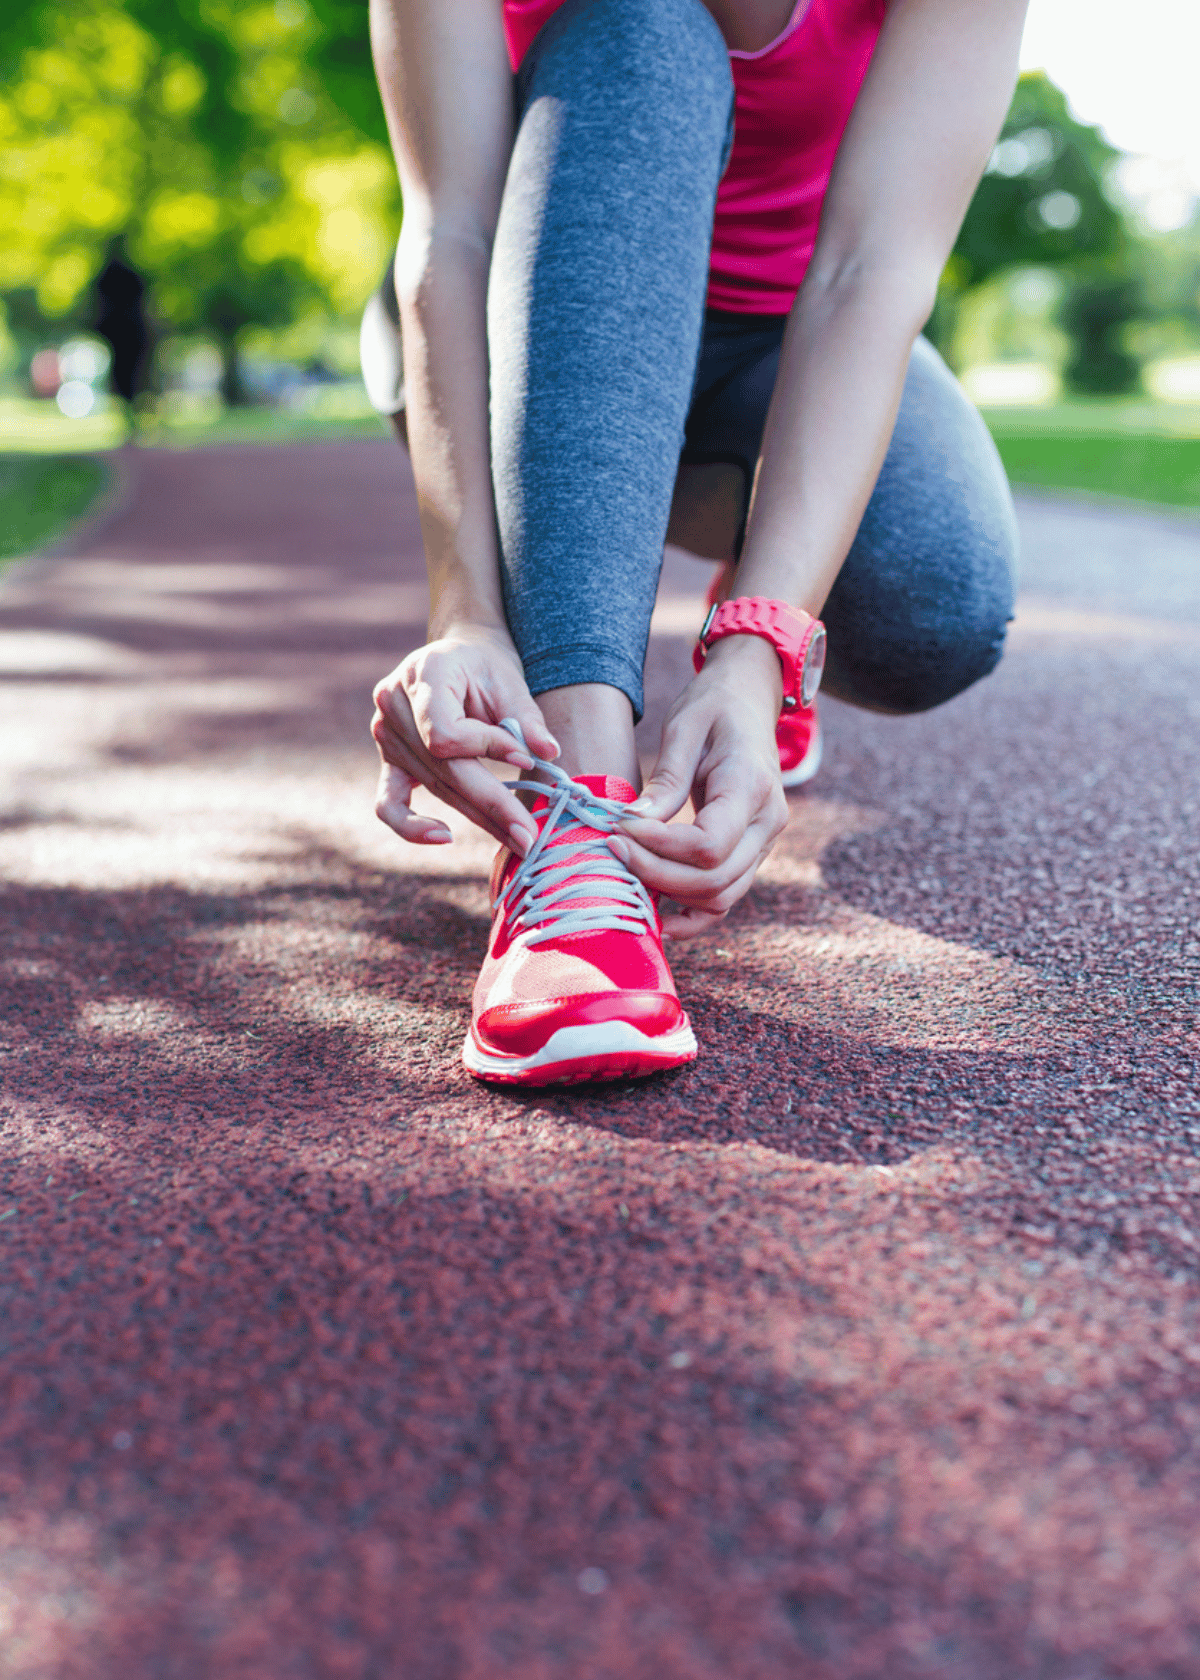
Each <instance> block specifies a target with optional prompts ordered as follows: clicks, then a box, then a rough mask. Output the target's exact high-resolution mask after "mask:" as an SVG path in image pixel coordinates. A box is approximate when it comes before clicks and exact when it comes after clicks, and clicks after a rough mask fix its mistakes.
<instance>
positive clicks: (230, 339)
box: [221, 333, 246, 408]
mask: <svg viewBox="0 0 1200 1680" xmlns="http://www.w3.org/2000/svg"><path fill="white" fill-rule="evenodd" d="M221 401H222V402H223V403H224V404H225V406H226V408H241V407H242V406H243V405H244V404H245V401H246V392H245V388H244V387H243V385H242V370H241V363H240V361H239V358H238V341H237V334H236V333H226V334H223V335H222V338H221Z"/></svg>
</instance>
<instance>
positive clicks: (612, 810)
mask: <svg viewBox="0 0 1200 1680" xmlns="http://www.w3.org/2000/svg"><path fill="white" fill-rule="evenodd" d="M500 726H501V728H502V729H507V730H508V733H509V734H510V735H512V736H513V737H514V738H515V739H516V740H517V741H519V742H520V743H521V746H522V748H523V749H524V750H525V752H527V753H529V756H530V758H532V759H533V762H534V764H535V765H536V767H537V768H538V769H539V770H540V771H541V772H542V774H543V775H544V776H547V777H549V779H550V781H551V783H552V784H553V785H552V786H550V787H547V785H546V783H545V782H528V781H523V780H518V781H515V782H506V783H505V786H506V787H508V788H511V789H512V790H513V791H514V792H529V793H535V794H537V795H539V796H540V797H541V798H544V799H549V804H550V808H549V810H548V811H547V813H546V815H545V818H544V819H543V822H542V829H541V833H540V834H539V835H538V837H537V839H536V840H535V841H534V843H533V845H532V846H531V847H530V849H529V853H528V855H527V856H526V857H524V858H522V860H521V862H520V863H519V864H518V865H517V867H516V869H515V870H514V871H513V874H512V878H511V879H510V881H509V883H508V885H507V886H506V887H505V889H504V891H503V892H502V893H501V895H500V903H501V905H502V906H503V907H504V913H505V915H506V916H507V917H508V918H509V920H510V921H511V922H512V924H513V925H514V926H516V927H518V928H520V929H521V930H522V933H523V934H525V943H526V944H527V945H539V944H541V943H542V942H543V941H544V940H547V939H561V938H562V937H563V936H564V935H565V934H571V933H599V932H614V933H646V932H650V933H653V932H655V931H656V928H657V920H656V917H655V914H654V904H653V901H652V900H651V897H650V894H649V892H648V891H647V890H646V888H645V887H644V886H643V885H642V883H641V882H640V881H639V880H638V878H637V876H636V875H635V874H634V873H633V871H632V870H631V869H628V868H627V867H626V865H625V864H623V863H622V862H621V860H620V858H618V857H616V856H614V854H613V853H612V852H610V851H609V849H608V847H607V845H606V844H605V841H604V836H605V835H607V834H613V833H615V832H616V830H617V827H618V825H619V823H620V820H621V817H622V816H623V815H624V812H625V807H624V805H623V804H622V803H621V802H620V800H618V799H604V798H602V797H601V796H600V795H599V794H597V793H592V792H591V791H590V789H588V788H585V787H582V786H581V785H580V784H579V783H578V782H575V781H572V779H571V777H570V776H568V775H567V773H566V771H565V770H560V769H559V768H558V766H557V765H555V764H551V763H550V762H549V761H548V760H547V759H544V758H538V756H537V754H536V753H533V752H530V751H529V748H528V746H526V744H525V736H524V735H523V733H522V731H521V726H520V724H519V723H518V722H517V720H516V718H503V719H501V725H500ZM581 824H582V825H583V826H584V827H586V828H593V829H597V830H598V831H599V833H598V834H597V835H596V836H595V837H593V838H592V839H581V840H579V841H577V842H575V843H574V844H572V845H570V846H563V845H562V843H561V841H559V842H556V840H555V836H556V835H561V834H564V833H566V832H567V831H568V830H569V829H571V828H574V827H577V826H578V825H581ZM564 853H565V854H566V858H565V861H564V860H563V856H564ZM591 883H595V887H594V890H593V888H592V885H591ZM593 897H595V898H601V899H602V900H603V902H602V903H599V904H583V903H581V902H580V900H582V899H586V898H593ZM530 929H532V932H530V931H528V930H530Z"/></svg>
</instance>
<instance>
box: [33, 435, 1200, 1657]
mask: <svg viewBox="0 0 1200 1680" xmlns="http://www.w3.org/2000/svg"><path fill="white" fill-rule="evenodd" d="M1021 521H1022V526H1023V533H1024V545H1025V573H1024V584H1023V594H1022V599H1021V605H1020V611H1019V615H1018V618H1017V621H1016V623H1015V625H1014V626H1013V630H1012V635H1011V642H1010V651H1009V653H1008V655H1007V657H1006V659H1005V660H1004V662H1003V664H1002V666H1001V668H1000V670H999V672H998V673H997V674H996V675H995V676H994V677H993V678H991V679H989V680H988V681H987V682H985V683H983V684H981V685H980V686H978V687H977V688H976V689H975V690H973V691H972V692H971V693H969V694H967V695H965V696H964V697H962V698H961V699H959V700H958V701H956V702H954V703H953V704H951V705H949V706H947V707H945V708H943V709H942V710H940V711H938V712H935V713H931V714H928V715H926V716H923V717H918V718H911V719H903V720H890V719H885V718H879V717H875V716H870V715H867V714H864V713H856V712H854V711H851V710H849V709H846V708H843V707H839V706H836V705H832V704H830V705H828V706H827V707H826V712H825V715H826V724H827V740H828V747H827V756H826V764H825V767H824V768H823V769H822V771H821V774H820V776H819V777H818V778H817V780H816V781H815V782H814V783H813V784H812V785H811V787H810V788H809V789H807V790H805V791H803V792H802V793H801V794H799V795H798V796H796V797H795V798H794V799H793V801H792V820H791V824H790V826H789V828H788V830H787V832H786V834H785V835H784V837H783V838H782V840H781V842H780V844H779V846H778V848H777V850H776V852H775V854H774V856H773V857H772V859H771V861H770V863H769V865H768V866H767V867H766V868H765V869H764V870H763V873H762V877H761V880H760V883H759V884H758V886H757V887H756V889H755V890H754V892H753V894H752V895H751V896H750V898H749V899H748V900H747V901H746V903H745V904H744V905H743V906H742V907H741V908H740V909H739V910H738V912H737V914H736V915H735V916H734V917H733V918H732V919H731V920H730V921H729V923H728V924H727V925H726V927H725V928H724V929H723V930H722V931H721V932H720V933H719V934H718V935H717V936H716V937H715V938H713V939H710V940H708V941H707V942H702V943H698V944H694V945H691V946H686V947H676V948H675V955H674V957H673V963H674V968H675V973H676V977H677V979H678V982H679V990H680V993H681V994H682V996H683V998H684V1001H685V1003H686V1006H687V1007H688V1009H689V1010H690V1012H691V1014H692V1017H693V1020H694V1022H695V1025H696V1029H697V1034H698V1037H699V1039H700V1045H701V1050H700V1058H699V1060H698V1061H697V1062H696V1063H695V1064H694V1066H692V1067H690V1068H688V1069H685V1070H681V1071H680V1072H679V1073H677V1074H674V1075H670V1076H666V1077H662V1078H660V1079H658V1080H655V1081H650V1082H636V1083H635V1082H631V1083H620V1084H614V1085H612V1086H607V1087H603V1086H601V1087H595V1088H583V1089H580V1088H576V1089H572V1090H570V1091H567V1092H561V1093H560V1092H555V1091H551V1090H542V1091H537V1092H533V1093H528V1094H524V1095H523V1094H520V1093H514V1092H513V1091H510V1090H503V1089H500V1090H491V1089H487V1088H483V1087H480V1086H479V1085H476V1084H474V1083H472V1082H470V1081H469V1080H468V1079H467V1077H466V1076H465V1075H464V1074H463V1072H462V1071H461V1069H460V1066H459V1063H458V1053H459V1047H460V1043H461V1040H462V1035H463V1030H464V1027H465V1024H466V1020H467V1008H468V998H469V994H470V988H471V984H472V981H473V978H474V973H475V970H476V967H477V965H478V962H479V959H480V955H481V953H482V949H483V945H484V942H485V938H486V928H487V905H486V889H485V872H486V869H487V865H488V862H489V855H490V849H491V848H490V843H488V842H486V841H484V840H483V839H482V837H478V836H475V837H473V836H472V834H471V833H470V832H469V831H467V830H466V829H465V828H464V825H463V824H462V823H461V822H460V821H459V820H458V819H457V818H456V819H454V827H455V831H456V834H457V835H458V840H457V843H456V844H455V846H454V847H452V848H449V849H445V850H438V851H432V850H431V851H428V852H424V851H417V850H410V849H405V848H404V847H403V846H402V845H401V843H400V842H399V841H398V840H396V839H395V838H394V836H392V835H390V834H389V833H388V832H387V831H386V830H385V829H383V828H382V827H381V826H380V825H379V824H378V823H377V822H376V820H375V818H374V817H373V815H372V813H371V795H372V784H373V748H372V746H371V743H370V741H369V738H368V735H367V722H368V715H369V691H370V686H371V683H372V681H373V680H374V679H375V678H376V677H378V676H379V675H381V674H382V673H383V672H384V671H385V670H386V669H387V668H389V667H390V665H391V664H393V663H394V662H395V660H396V659H397V658H398V657H399V655H400V654H401V653H402V652H404V651H405V650H406V649H407V648H408V647H410V646H412V645H414V644H415V643H416V642H417V641H418V640H419V639H420V634H421V622H422V618H423V613H424V589H423V585H422V582H421V575H422V574H421V565H420V552H419V542H418V534H417V524H416V517H415V508H414V500H413V494H412V489H411V482H410V480H409V479H408V476H407V470H406V468H405V467H404V466H403V464H402V462H401V460H400V459H399V457H398V456H397V454H396V453H395V451H394V450H393V449H392V448H391V446H390V445H388V444H387V443H385V442H383V441H381V442H380V443H379V444H378V445H376V444H373V443H353V444H349V443H348V444H334V443H322V444H311V445H303V446H295V447H288V448H276V449H267V448H214V449H210V450H205V451H200V452H195V453H171V452H166V451H163V452H153V451H147V452H144V453H142V454H141V455H140V456H139V457H138V458H137V460H136V462H135V464H134V471H133V476H132V479H131V481H130V483H129V486H128V493H127V495H126V497H125V505H124V507H123V508H122V509H120V510H118V511H116V512H115V513H113V514H111V515H110V517H109V519H108V521H107V523H106V524H104V525H103V526H102V528H99V529H94V530H93V531H92V532H91V533H90V534H89V533H85V534H84V535H83V536H81V537H79V538H78V539H76V541H75V542H74V544H73V546H72V547H71V548H69V549H68V551H67V552H66V553H65V554H62V555H60V556H59V557H57V558H55V559H53V560H50V561H43V562H39V563H37V564H35V565H31V566H26V567H24V568H21V569H18V570H17V571H15V572H13V573H11V574H10V575H9V576H8V579H7V581H6V582H5V583H4V585H3V587H2V589H0V669H2V671H3V681H2V683H0V761H2V763H3V771H4V775H3V809H2V811H0V877H2V880H3V887H2V891H0V915H2V916H3V928H2V933H0V976H2V984H3V999H2V1003H0V1041H2V1043H3V1048H4V1052H5V1056H4V1064H5V1085H4V1091H5V1095H4V1100H3V1139H4V1155H3V1171H2V1178H0V1191H2V1193H0V1385H2V1387H3V1399H2V1404H0V1674H2V1675H3V1677H4V1680H35V1677H36V1680H75V1677H80V1680H110V1677H112V1676H114V1675H121V1676H123V1677H125V1680H159V1677H162V1680H208V1677H210V1676H211V1677H214V1680H241V1677H243V1676H244V1677H247V1680H292V1677H297V1680H299V1677H305V1680H307V1677H310V1676H311V1677H317V1680H325V1677H331V1680H332V1677H343V1676H345V1677H348V1680H375V1677H378V1680H393V1677H397V1680H493V1677H498V1676H507V1675H513V1676H518V1677H520V1680H641V1677H643V1676H645V1677H648V1680H651V1677H652V1680H759V1677H761V1680H782V1677H789V1680H790V1677H792V1676H803V1677H804V1680H856V1677H862V1680H909V1677H921V1680H925V1677H930V1680H932V1677H935V1676H936V1677H938V1680H1024V1677H1026V1676H1029V1677H1038V1680H1110V1677H1111V1680H1116V1677H1131V1680H1187V1677H1190V1676H1196V1675H1200V1538H1198V1533H1200V1529H1198V1524H1197V1509H1198V1500H1200V1444H1198V1441H1200V1290H1198V1287H1197V1265H1198V1261H1200V1227H1198V1224H1197V1218H1196V1212H1197V1202H1198V1197H1200V1162H1198V1161H1197V1143H1198V1141H1200V1098H1198V1094H1197V1075H1196V1060H1197V1049H1198V1046H1200V1037H1198V1031H1197V977H1198V974H1200V930H1198V928H1197V897H1198V892H1197V889H1198V876H1200V864H1198V860H1197V852H1198V844H1197V842H1198V836H1200V523H1197V522H1194V521H1189V520H1188V519H1187V518H1186V517H1184V516H1168V515H1158V514H1154V513H1150V512H1145V513H1142V512H1132V511H1123V510H1120V509H1116V508H1101V507H1097V506H1085V505H1082V504H1078V503H1076V504H1069V503H1066V502H1056V501H1054V500H1036V501H1035V500H1026V501H1024V502H1023V504H1022V507H1021ZM708 576H709V568H707V567H706V566H703V565H700V564H699V563H697V562H695V561H693V560H691V559H689V558H687V557H685V556H682V555H678V554H672V555H669V557H668V563H667V566H666V570H665V573H664V583H663V591H662V596H661V601H660V608H659V614H658V620H657V625H656V634H655V637H654V640H653V643H652V650H651V662H652V680H651V694H652V705H651V708H650V716H649V719H648V723H647V725H646V726H645V732H646V745H647V750H649V748H650V746H651V744H652V737H653V731H654V729H655V727H656V725H657V721H658V720H659V719H661V715H662V711H663V708H664V705H665V703H666V701H667V699H668V698H669V695H670V693H671V691H672V689H673V687H674V686H676V685H677V684H678V683H680V682H681V681H682V678H683V675H684V674H685V672H686V670H687V668H688V667H687V661H688V650H689V638H690V635H692V634H694V631H695V626H696V623H697V621H698V619H699V616H700V599H701V596H702V593H703V590H704V588H705V586H706V584H707V581H708Z"/></svg>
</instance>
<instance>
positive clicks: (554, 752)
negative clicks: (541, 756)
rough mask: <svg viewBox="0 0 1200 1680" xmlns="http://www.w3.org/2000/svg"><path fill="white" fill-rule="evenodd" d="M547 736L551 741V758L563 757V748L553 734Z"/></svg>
mask: <svg viewBox="0 0 1200 1680" xmlns="http://www.w3.org/2000/svg"><path fill="white" fill-rule="evenodd" d="M546 738H547V740H548V741H549V742H550V757H551V758H561V757H562V748H561V747H560V746H559V744H558V742H557V741H556V740H555V739H554V737H553V735H549V736H547V737H546Z"/></svg>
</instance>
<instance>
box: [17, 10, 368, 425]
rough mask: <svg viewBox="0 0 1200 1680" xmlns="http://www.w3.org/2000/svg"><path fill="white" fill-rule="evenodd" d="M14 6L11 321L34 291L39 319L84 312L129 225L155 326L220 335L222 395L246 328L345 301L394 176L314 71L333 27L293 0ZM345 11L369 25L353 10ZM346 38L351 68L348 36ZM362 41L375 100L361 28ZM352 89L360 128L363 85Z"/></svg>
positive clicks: (357, 298) (361, 286) (358, 297)
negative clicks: (93, 284)
mask: <svg viewBox="0 0 1200 1680" xmlns="http://www.w3.org/2000/svg"><path fill="white" fill-rule="evenodd" d="M10 5H11V10H10V13H9V15H8V16H6V18H5V20H4V24H3V35H2V40H0V59H2V61H3V64H4V65H5V67H6V68H7V70H8V77H7V85H0V145H2V146H3V148H4V165H3V170H2V173H0V293H3V294H5V295H6V296H7V298H8V299H9V300H10V310H9V314H10V319H11V318H12V317H14V316H16V317H19V318H20V321H21V323H22V325H23V326H24V327H25V328H26V329H27V327H28V318H29V315H30V297H31V295H32V296H34V297H36V305H37V311H38V312H39V313H40V314H41V316H42V317H44V318H46V319H53V318H56V317H57V318H63V319H65V320H67V321H73V322H80V321H82V320H84V319H86V313H87V308H88V286H89V284H90V281H91V279H92V277H93V276H94V275H95V273H96V272H97V270H98V269H99V267H100V266H101V264H102V261H103V255H104V251H105V248H106V246H107V244H108V242H109V240H110V238H111V237H112V236H113V235H114V234H118V233H119V234H122V235H123V236H124V239H125V244H126V247H127V249H128V251H129V254H130V256H131V258H132V259H133V261H135V262H136V263H137V264H138V265H139V266H141V267H142V268H143V269H144V270H145V271H146V273H147V274H148V275H149V276H150V277H151V279H152V282H153V289H152V304H153V309H154V312H155V314H156V316H157V317H158V319H159V321H160V322H161V324H162V326H163V327H164V328H165V329H166V330H168V331H172V330H175V331H184V332H200V333H204V334H206V335H208V336H211V337H213V338H215V339H216V340H217V341H218V342H219V343H220V344H221V345H222V347H223V349H224V351H225V354H226V360H227V370H226V380H225V389H226V391H227V393H228V394H229V395H234V394H236V392H237V346H238V343H239V341H240V339H241V337H242V336H243V335H244V331H245V328H246V327H247V326H249V325H251V324H254V325H259V326H272V325H280V324H283V323H286V322H289V321H291V320H294V319H295V318H296V317H297V315H298V314H301V313H303V312H305V311H311V310H314V309H318V310H323V311H325V312H327V313H333V314H339V315H348V314H351V313H353V312H354V311H355V310H356V309H357V308H358V306H359V305H360V304H361V302H362V300H363V297H364V296H365V295H366V292H367V290H369V288H370V286H371V285H372V284H373V283H374V281H375V279H376V278H377V277H378V273H379V270H380V268H381V267H382V264H383V262H384V261H385V260H386V253H387V250H388V248H389V245H390V241H391V239H392V238H393V237H394V233H395V227H396V223H397V221H398V210H399V204H398V194H397V189H396V184H395V174H394V170H393V168H392V164H391V159H390V155H389V153H388V151H387V149H386V147H385V146H384V145H383V144H382V143H381V142H380V141H379V140H378V139H377V138H371V137H370V136H369V134H368V133H365V132H363V130H362V129H360V128H359V127H356V126H355V124H354V123H353V122H352V121H351V120H349V118H348V117H347V115H346V113H345V112H344V111H343V110H342V109H341V108H340V107H339V105H338V104H337V103H335V101H334V100H333V99H332V98H330V97H329V96H328V94H327V93H326V92H325V90H324V87H323V85H322V80H321V77H320V76H318V75H317V74H316V72H315V71H314V69H313V67H312V61H313V59H314V58H315V57H316V56H318V55H319V54H320V52H322V51H323V50H324V47H325V45H326V44H327V41H328V39H329V38H330V30H329V29H327V28H326V26H325V25H324V24H323V23H322V21H321V20H320V19H319V18H318V16H317V15H316V13H315V12H314V11H313V10H312V9H311V8H310V7H309V6H308V5H307V4H305V3H304V0H273V3H265V4H257V5H249V6H247V5H243V4H234V3H232V0H230V3H228V4H225V5H221V4H220V3H217V0H204V3H203V4H200V3H199V0H173V3H172V4H170V5H167V4H163V3H161V0H75V3H74V4H73V5H72V6H71V7H70V8H61V7H58V6H53V5H48V4H46V3H45V0H42V3H41V4H32V3H30V0H10ZM346 10H347V11H349V10H351V8H346ZM353 10H354V11H356V12H358V11H361V13H362V20H363V28H364V29H365V15H366V14H365V7H361V8H360V7H357V6H356V7H354V8H353ZM334 26H335V27H342V26H337V22H336V19H335V20H334ZM346 27H348V25H347V26H346ZM342 33H343V35H344V33H345V27H343V28H342ZM339 38H340V37H339ZM341 52H342V58H341V62H342V64H343V66H344V68H345V71H346V76H345V79H346V80H347V81H349V80H350V79H352V78H351V77H350V74H349V65H350V62H351V58H352V53H351V52H350V49H349V48H348V47H343V48H342V49H341ZM362 55H365V57H363V64H362V72H361V74H362V76H365V79H366V83H367V86H368V88H369V89H370V92H371V95H372V96H373V97H374V98H375V104H376V106H377V105H378V99H377V96H375V95H374V86H373V81H372V78H371V73H370V59H369V52H367V49H366V43H365V38H364V41H363V44H362V47H361V48H360V56H362ZM360 79H361V77H360ZM360 104H361V106H362V122H363V125H364V127H366V128H369V127H370V100H369V99H368V98H365V97H363V98H361V99H360ZM376 126H378V125H376ZM21 336H22V337H23V338H27V337H28V336H29V335H28V332H27V330H26V331H24V332H23V333H22V335H21Z"/></svg>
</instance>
